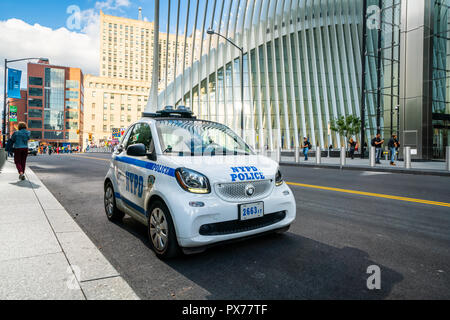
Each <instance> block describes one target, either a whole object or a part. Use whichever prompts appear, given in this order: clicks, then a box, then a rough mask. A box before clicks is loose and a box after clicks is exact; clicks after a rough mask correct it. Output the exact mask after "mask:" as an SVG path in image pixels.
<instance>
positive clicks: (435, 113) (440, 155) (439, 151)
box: [432, 0, 450, 159]
mask: <svg viewBox="0 0 450 320" xmlns="http://www.w3.org/2000/svg"><path fill="white" fill-rule="evenodd" d="M432 7H433V9H432V10H433V18H434V19H433V34H432V47H433V54H432V61H433V70H432V125H433V158H437V159H445V147H446V146H448V145H450V144H449V143H450V130H449V129H450V57H449V55H450V41H449V40H450V16H449V12H448V11H449V7H450V0H434V1H433V6H432Z"/></svg>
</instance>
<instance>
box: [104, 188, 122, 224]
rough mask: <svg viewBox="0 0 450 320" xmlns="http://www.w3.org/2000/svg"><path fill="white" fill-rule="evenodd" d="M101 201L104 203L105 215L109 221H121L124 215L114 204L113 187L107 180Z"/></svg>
mask: <svg viewBox="0 0 450 320" xmlns="http://www.w3.org/2000/svg"><path fill="white" fill-rule="evenodd" d="M103 199H104V200H103V203H104V205H105V212H106V217H108V219H109V220H110V221H114V222H116V221H121V220H122V219H123V217H124V215H125V213H123V211H120V210H119V209H118V208H117V205H116V196H115V194H114V188H113V186H112V183H111V182H108V183H107V184H106V187H105V194H104V197H103Z"/></svg>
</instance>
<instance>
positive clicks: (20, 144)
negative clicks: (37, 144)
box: [11, 122, 31, 180]
mask: <svg viewBox="0 0 450 320" xmlns="http://www.w3.org/2000/svg"><path fill="white" fill-rule="evenodd" d="M30 136H31V132H30V131H28V130H27V125H26V124H25V122H19V130H18V131H16V132H14V133H13V135H12V136H11V141H12V142H14V163H15V164H16V168H17V171H18V172H19V179H20V180H25V165H26V162H27V156H28V140H30Z"/></svg>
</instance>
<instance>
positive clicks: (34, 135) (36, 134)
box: [30, 131, 42, 139]
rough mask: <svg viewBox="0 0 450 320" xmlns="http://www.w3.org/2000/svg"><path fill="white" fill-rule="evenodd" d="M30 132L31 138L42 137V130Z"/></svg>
mask: <svg viewBox="0 0 450 320" xmlns="http://www.w3.org/2000/svg"><path fill="white" fill-rule="evenodd" d="M30 132H31V136H30V138H31V139H42V131H30Z"/></svg>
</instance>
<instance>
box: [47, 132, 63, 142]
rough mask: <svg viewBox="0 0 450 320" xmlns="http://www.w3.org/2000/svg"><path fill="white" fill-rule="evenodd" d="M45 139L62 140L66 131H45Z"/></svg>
mask: <svg viewBox="0 0 450 320" xmlns="http://www.w3.org/2000/svg"><path fill="white" fill-rule="evenodd" d="M44 139H49V140H62V139H64V132H63V131H60V132H57V131H44Z"/></svg>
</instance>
